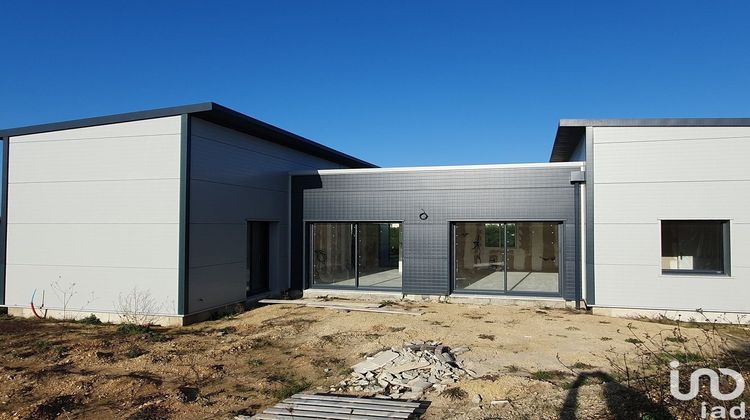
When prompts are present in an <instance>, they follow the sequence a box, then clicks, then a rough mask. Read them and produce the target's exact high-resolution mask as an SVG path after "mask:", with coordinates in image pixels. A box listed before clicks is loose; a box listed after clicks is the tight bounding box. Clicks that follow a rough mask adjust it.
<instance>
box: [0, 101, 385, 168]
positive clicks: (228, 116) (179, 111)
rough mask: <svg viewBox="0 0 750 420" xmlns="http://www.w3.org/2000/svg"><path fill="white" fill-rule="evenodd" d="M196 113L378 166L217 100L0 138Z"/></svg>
mask: <svg viewBox="0 0 750 420" xmlns="http://www.w3.org/2000/svg"><path fill="white" fill-rule="evenodd" d="M185 114H186V115H192V116H195V117H198V118H200V119H203V120H206V121H209V122H212V123H215V124H218V125H222V126H224V127H227V128H231V129H233V130H237V131H240V132H242V133H245V134H249V135H252V136H255V137H259V138H262V139H264V140H268V141H272V142H274V143H278V144H280V145H282V146H285V147H289V148H291V149H295V150H299V151H301V152H304V153H307V154H310V155H313V156H317V157H320V158H323V159H326V160H329V161H331V162H335V163H338V164H341V165H344V166H348V167H350V168H375V167H377V166H376V165H373V164H372V163H369V162H366V161H364V160H361V159H357V158H355V157H353V156H350V155H347V154H346V153H342V152H339V151H338V150H335V149H332V148H330V147H328V146H324V145H322V144H320V143H317V142H314V141H312V140H310V139H307V138H305V137H302V136H299V135H297V134H294V133H291V132H289V131H286V130H283V129H281V128H278V127H276V126H273V125H271V124H268V123H265V122H263V121H260V120H257V119H255V118H252V117H250V116H247V115H245V114H242V113H239V112H237V111H234V110H232V109H229V108H227V107H225V106H221V105H219V104H217V103H214V102H203V103H198V104H192V105H183V106H177V107H170V108H159V109H152V110H148V111H138V112H129V113H126V114H116V115H107V116H102V117H94V118H84V119H80V120H72V121H63V122H57V123H51V124H41V125H33V126H27V127H18V128H11V129H6V130H0V137H3V138H7V137H12V136H22V135H26V134H35V133H44V132H50V131H60V130H70V129H74V128H83V127H92V126H97V125H106V124H115V123H122V122H129V121H138V120H147V119H153V118H163V117H170V116H175V115H185Z"/></svg>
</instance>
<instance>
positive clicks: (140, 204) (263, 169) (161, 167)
mask: <svg viewBox="0 0 750 420" xmlns="http://www.w3.org/2000/svg"><path fill="white" fill-rule="evenodd" d="M0 139H2V142H3V145H4V153H3V162H4V166H3V167H4V176H3V184H2V185H3V190H2V191H3V192H2V196H3V197H2V219H1V223H2V224H1V225H0V239H1V240H0V243H1V244H2V247H3V249H2V251H3V252H0V255H2V258H3V261H2V273H0V274H1V276H0V303H1V304H2V306H5V307H7V308H9V311H10V312H11V313H13V314H19V315H27V316H30V315H31V313H32V312H31V310H32V308H31V303H32V302H33V303H34V306H35V310H37V312H38V313H39V312H44V313H46V314H47V315H48V316H63V315H65V316H85V315H88V314H90V313H95V314H97V315H98V316H99V317H100V318H102V319H104V320H111V321H117V320H118V319H119V316H120V314H121V312H122V306H123V301H127V300H128V297H133V296H134V295H136V294H137V295H138V296H139V297H141V298H143V297H144V296H146V297H148V298H149V300H150V301H151V302H152V305H151V307H153V308H155V309H154V310H153V311H154V312H155V313H156V314H157V315H158V316H159V322H161V323H173V324H182V323H188V322H192V321H195V320H200V319H205V318H206V317H207V316H210V315H211V314H212V313H214V312H218V311H222V310H224V309H226V308H227V307H230V306H232V305H237V304H241V303H244V302H246V301H248V300H254V299H258V298H260V297H265V296H269V295H279V294H282V293H285V292H288V291H290V290H291V291H303V292H304V293H309V294H316V293H325V294H331V293H356V294H363V293H366V294H384V295H385V294H390V295H395V296H403V295H407V296H448V297H449V299H453V300H462V299H483V300H488V301H493V302H501V303H504V302H524V303H526V302H532V303H535V304H543V305H551V306H553V305H570V306H574V305H575V306H585V307H587V308H591V309H593V310H594V311H595V312H602V313H608V314H613V315H633V314H644V315H656V314H665V315H668V316H675V315H678V314H684V315H685V316H686V317H695V318H698V317H700V316H703V315H698V314H697V312H696V311H701V312H703V314H705V315H706V316H708V317H709V318H719V319H725V320H728V321H733V322H736V321H738V320H740V321H743V322H747V321H748V320H746V319H744V318H742V316H743V315H744V314H750V300H748V299H747V296H750V211H748V208H750V198H749V197H750V170H748V169H747V168H748V166H747V163H746V162H745V158H746V157H749V156H750V119H646V120H562V121H560V125H559V128H558V131H557V136H556V138H555V142H554V146H553V150H552V155H551V159H550V161H551V162H549V163H533V164H506V165H476V166H455V167H447V166H446V167H417V168H377V167H375V166H374V165H372V164H369V163H367V162H364V161H362V160H359V159H356V158H354V157H351V156H348V155H346V154H343V153H340V152H338V151H335V150H333V149H330V148H328V147H325V146H323V145H321V144H318V143H315V142H313V141H310V140H308V139H305V138H302V137H300V136H297V135H294V134H292V133H289V132H287V131H284V130H281V129H279V128H276V127H273V126H271V125H269V124H266V123H263V122H261V121H258V120H255V119H253V118H250V117H248V116H245V115H242V114H240V113H237V112H235V111H232V110H230V109H227V108H225V107H222V106H220V105H217V104H214V103H205V104H197V105H189V106H183V107H176V108H167V109H158V110H153V111H144V112H136V113H130V114H121V115H114V116H108V117H98V118H91V119H85V120H77V121H69V122H63V123H55V124H47V125H40V126H33V127H23V128H17V129H8V130H2V131H0ZM42 303H43V304H44V306H43V307H42V308H41V309H40V308H39V307H40V306H42ZM63 312H64V313H63Z"/></svg>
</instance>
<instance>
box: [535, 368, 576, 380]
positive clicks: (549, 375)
mask: <svg viewBox="0 0 750 420" xmlns="http://www.w3.org/2000/svg"><path fill="white" fill-rule="evenodd" d="M567 376H568V373H567V372H563V371H561V370H538V371H536V372H532V373H531V377H532V378H534V379H536V380H537V381H546V382H551V381H554V380H559V379H562V378H565V377H567Z"/></svg>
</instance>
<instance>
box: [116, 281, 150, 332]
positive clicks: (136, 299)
mask: <svg viewBox="0 0 750 420" xmlns="http://www.w3.org/2000/svg"><path fill="white" fill-rule="evenodd" d="M115 307H116V308H117V313H118V314H119V315H120V319H121V320H122V322H123V323H125V324H135V325H151V324H153V323H154V321H155V320H156V314H157V313H159V309H160V305H158V304H157V303H156V300H155V299H154V298H153V297H152V296H151V292H150V291H148V290H139V289H138V288H137V287H134V288H133V289H132V290H131V291H130V292H129V293H128V294H126V295H123V294H120V296H119V297H118V299H117V303H116V304H115Z"/></svg>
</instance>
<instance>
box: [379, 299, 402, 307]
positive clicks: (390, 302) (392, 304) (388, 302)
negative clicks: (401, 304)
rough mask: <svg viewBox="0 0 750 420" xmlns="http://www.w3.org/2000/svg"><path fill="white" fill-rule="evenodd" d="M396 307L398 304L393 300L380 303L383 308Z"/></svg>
mask: <svg viewBox="0 0 750 420" xmlns="http://www.w3.org/2000/svg"><path fill="white" fill-rule="evenodd" d="M394 305H398V303H396V302H394V301H392V300H381V301H380V306H381V307H386V306H394Z"/></svg>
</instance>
